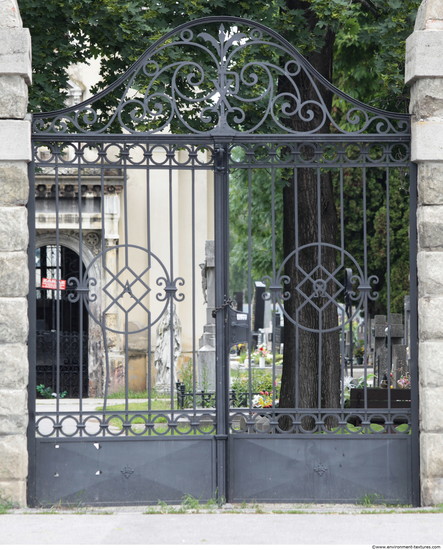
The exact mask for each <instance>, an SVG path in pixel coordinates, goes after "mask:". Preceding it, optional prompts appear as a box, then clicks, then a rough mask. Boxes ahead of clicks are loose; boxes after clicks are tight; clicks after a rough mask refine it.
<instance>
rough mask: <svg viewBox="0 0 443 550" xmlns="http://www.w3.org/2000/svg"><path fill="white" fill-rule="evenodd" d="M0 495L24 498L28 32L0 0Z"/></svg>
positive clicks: (12, 6)
mask: <svg viewBox="0 0 443 550" xmlns="http://www.w3.org/2000/svg"><path fill="white" fill-rule="evenodd" d="M0 14H1V17H0V499H6V500H8V501H10V502H13V503H16V504H19V505H22V506H23V505H26V480H27V475H28V454H27V439H26V429H27V424H28V409H27V396H28V394H27V386H28V349H27V340H28V304H27V294H28V251H27V246H28V223H27V210H26V202H27V198H28V188H29V182H28V169H27V165H28V162H29V161H30V160H31V137H30V132H31V129H30V121H29V120H27V115H26V111H27V103H28V85H29V84H30V83H31V38H30V34H29V31H28V30H27V29H23V26H22V21H21V17H20V13H19V9H18V6H17V2H16V0H0Z"/></svg>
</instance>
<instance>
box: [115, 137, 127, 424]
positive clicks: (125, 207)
mask: <svg viewBox="0 0 443 550" xmlns="http://www.w3.org/2000/svg"><path fill="white" fill-rule="evenodd" d="M125 153H127V154H128V155H129V152H128V151H127V149H126V146H125ZM126 159H127V156H126V155H124V156H123V216H124V228H125V229H124V231H125V266H127V267H128V266H129V265H130V263H129V248H128V244H129V220H128V192H129V186H128V168H127V165H126ZM117 262H118V257H117ZM116 271H117V273H118V272H119V265H118V264H117V266H116ZM123 284H125V283H124V281H123ZM115 298H116V296H115V297H114V299H115ZM128 331H129V320H128V313H127V312H125V334H124V336H123V338H124V346H125V365H124V368H125V410H126V411H128V410H129V334H128ZM125 423H128V415H127V414H125ZM125 434H126V435H128V430H127V429H126V430H125Z"/></svg>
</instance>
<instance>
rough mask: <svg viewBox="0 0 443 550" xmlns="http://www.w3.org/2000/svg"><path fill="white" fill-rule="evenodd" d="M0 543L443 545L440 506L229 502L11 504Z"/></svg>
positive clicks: (0, 518) (0, 523) (0, 522)
mask: <svg viewBox="0 0 443 550" xmlns="http://www.w3.org/2000/svg"><path fill="white" fill-rule="evenodd" d="M0 544H1V545H8V544H27V545H34V544H56V545H64V544H81V545H84V544H94V545H97V544H106V545H109V544H119V545H120V544H149V545H150V546H151V545H165V544H168V545H192V546H195V545H208V544H214V545H215V544H216V545H222V546H231V545H254V546H256V545H258V544H259V545H262V544H266V545H267V546H268V547H273V546H276V545H284V544H287V545H291V548H294V547H297V546H301V547H304V546H306V545H312V544H314V545H319V546H320V547H321V546H324V545H328V546H329V545H338V547H342V546H345V545H352V546H356V545H360V546H367V547H369V548H377V547H381V548H382V547H384V546H386V545H396V546H399V547H409V548H414V546H413V545H415V547H416V548H419V547H420V546H421V547H423V548H425V547H428V548H434V550H436V549H437V548H439V547H440V546H439V545H443V506H440V507H436V508H419V509H417V508H415V509H414V508H399V507H383V506H367V507H362V506H350V505H346V506H345V505H294V504H261V505H252V504H242V505H231V504H227V505H225V506H223V507H222V508H218V507H216V506H214V507H210V506H205V505H202V506H199V507H197V508H192V507H187V506H185V505H181V506H153V507H147V506H142V507H125V508H121V507H109V508H78V509H74V510H66V509H60V508H56V507H55V508H51V509H46V510H45V509H17V510H10V511H8V513H6V514H4V515H0ZM163 548H164V547H163ZM218 548H219V546H218Z"/></svg>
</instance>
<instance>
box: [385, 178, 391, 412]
mask: <svg viewBox="0 0 443 550" xmlns="http://www.w3.org/2000/svg"><path fill="white" fill-rule="evenodd" d="M386 306H387V308H388V311H387V324H388V334H387V340H388V356H387V365H386V370H387V374H386V375H387V378H388V387H387V390H388V410H389V413H391V412H392V411H391V374H392V336H391V332H392V331H391V328H392V319H391V210H390V181H389V167H386Z"/></svg>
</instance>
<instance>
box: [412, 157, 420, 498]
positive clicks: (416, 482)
mask: <svg viewBox="0 0 443 550" xmlns="http://www.w3.org/2000/svg"><path fill="white" fill-rule="evenodd" d="M409 170H410V172H409V196H410V199H409V241H410V246H409V262H410V293H411V294H410V307H411V313H410V325H409V326H410V331H411V332H410V340H409V353H410V375H411V431H412V433H411V437H412V441H411V445H412V449H411V452H412V456H411V467H412V505H413V506H420V439H419V388H418V384H419V370H418V367H419V364H418V316H417V309H418V308H417V306H418V289H417V284H418V282H417V165H416V164H415V163H411V164H410V168H409Z"/></svg>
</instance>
